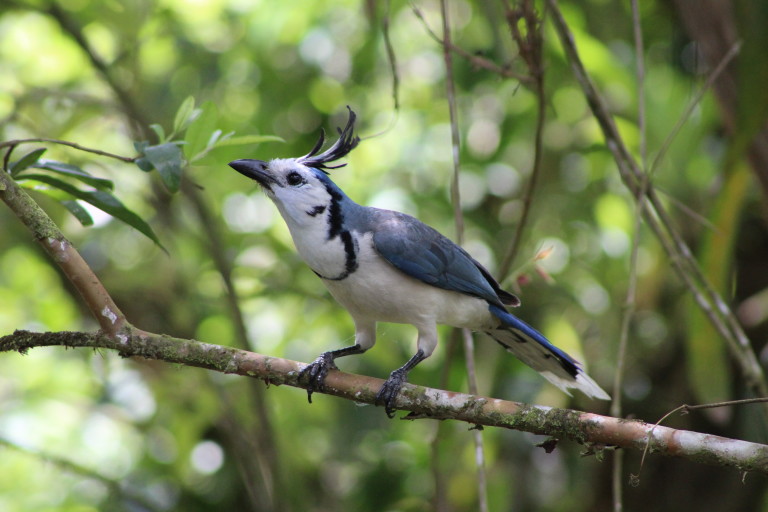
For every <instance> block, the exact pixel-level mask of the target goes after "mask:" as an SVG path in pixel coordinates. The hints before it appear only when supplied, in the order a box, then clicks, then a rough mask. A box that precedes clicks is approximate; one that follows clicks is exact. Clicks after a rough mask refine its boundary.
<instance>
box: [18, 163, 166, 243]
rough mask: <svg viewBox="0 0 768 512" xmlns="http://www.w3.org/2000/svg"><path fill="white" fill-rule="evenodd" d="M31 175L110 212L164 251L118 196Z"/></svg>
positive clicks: (44, 176) (51, 178)
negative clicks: (81, 188)
mask: <svg viewBox="0 0 768 512" xmlns="http://www.w3.org/2000/svg"><path fill="white" fill-rule="evenodd" d="M32 176H33V177H32ZM32 176H30V175H28V176H27V179H34V180H36V181H39V182H41V183H45V184H46V185H49V186H51V187H54V188H57V189H59V190H62V191H64V192H66V193H68V194H69V195H71V196H72V197H75V198H77V199H81V200H83V201H85V202H87V203H89V204H92V205H93V206H95V207H96V208H98V209H99V210H102V211H104V212H106V213H108V214H110V215H111V216H113V217H114V218H116V219H118V220H121V221H123V222H125V223H126V224H128V225H129V226H131V227H132V228H134V229H136V230H137V231H139V232H140V233H141V234H143V235H144V236H146V237H147V238H149V239H150V240H152V241H153V242H155V244H157V246H158V247H160V248H161V249H163V250H164V251H165V247H163V244H161V243H160V240H159V239H158V238H157V235H155V232H154V231H152V228H151V227H150V226H149V224H147V223H146V222H145V221H144V219H142V218H141V217H139V216H138V215H136V214H135V213H134V212H132V211H131V210H129V209H128V208H126V207H125V206H124V205H123V203H121V202H120V200H119V199H118V198H116V197H115V196H113V195H112V194H110V193H109V192H105V191H103V190H92V191H88V190H80V189H79V188H77V187H74V186H72V185H70V184H69V183H67V182H66V181H62V180H60V179H58V178H54V177H53V176H48V175H47V174H36V175H32Z"/></svg>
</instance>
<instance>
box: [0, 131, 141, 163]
mask: <svg viewBox="0 0 768 512" xmlns="http://www.w3.org/2000/svg"><path fill="white" fill-rule="evenodd" d="M39 142H47V143H49V144H58V145H60V146H68V147H70V148H74V149H77V150H80V151H85V152H87V153H93V154H94V155H99V156H106V157H108V158H114V159H115V160H120V161H121V162H126V163H129V164H132V163H133V162H135V161H136V158H137V157H135V156H122V155H116V154H114V153H109V152H107V151H102V150H100V149H94V148H87V147H85V146H81V145H80V144H77V143H75V142H69V141H66V140H59V139H47V138H44V137H35V138H31V139H14V140H6V141H3V142H0V149H3V148H13V147H16V146H18V145H20V144H32V143H39Z"/></svg>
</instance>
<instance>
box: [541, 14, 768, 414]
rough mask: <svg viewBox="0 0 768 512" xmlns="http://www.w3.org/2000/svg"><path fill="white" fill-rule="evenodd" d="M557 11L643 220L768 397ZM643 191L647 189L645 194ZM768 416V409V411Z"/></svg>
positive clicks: (575, 66)
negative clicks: (636, 199) (623, 137)
mask: <svg viewBox="0 0 768 512" xmlns="http://www.w3.org/2000/svg"><path fill="white" fill-rule="evenodd" d="M547 2H548V5H549V6H550V10H551V12H552V19H553V21H554V25H555V29H556V31H557V33H558V35H559V36H560V41H561V43H562V45H563V48H564V49H565V53H566V56H567V59H568V61H569V62H570V64H571V69H572V70H573V72H574V76H575V77H576V79H577V81H578V82H579V85H580V86H581V88H582V90H583V92H584V95H585V97H586V99H587V103H588V104H589V106H590V108H591V109H592V113H593V115H594V116H595V119H596V120H597V121H598V124H599V126H600V128H601V130H602V131H603V135H604V137H605V139H606V145H607V146H608V149H609V150H610V151H611V153H612V154H613V156H614V159H615V161H616V164H617V167H618V170H619V174H620V176H621V178H622V180H623V182H624V184H625V186H627V188H629V190H630V192H632V194H633V196H635V197H644V199H643V201H642V210H643V216H644V218H645V221H646V223H647V225H648V227H649V228H650V229H651V230H652V231H653V233H654V234H655V235H656V237H657V238H658V240H659V242H660V243H661V245H662V247H663V248H664V251H665V252H666V253H667V254H668V255H669V258H670V261H671V263H672V265H673V268H674V269H675V271H676V272H677V274H678V275H679V276H680V278H681V279H682V280H683V282H684V283H685V285H686V286H687V287H688V290H689V291H690V293H691V295H692V297H693V299H694V300H695V301H696V304H697V305H698V306H699V308H701V310H702V311H703V312H704V314H705V315H706V317H707V318H708V319H709V320H710V322H711V323H712V325H713V326H714V327H715V329H716V330H717V332H718V333H719V334H720V335H721V336H722V337H723V339H724V340H725V341H726V344H727V346H728V348H729V350H730V352H731V354H732V355H733V357H734V359H736V361H737V362H738V364H739V367H740V369H741V372H742V374H743V376H744V380H745V382H746V384H747V386H749V387H750V388H751V389H752V390H753V392H754V393H755V394H757V395H761V396H766V395H768V385H767V384H766V381H765V376H764V374H763V372H762V369H761V367H760V364H759V362H758V360H757V357H756V355H755V353H754V350H753V349H752V346H751V344H750V342H749V339H748V338H747V337H746V335H745V334H744V331H743V329H742V328H741V326H740V325H739V323H738V320H737V319H736V318H735V316H734V314H733V312H732V311H731V309H730V308H729V307H728V305H727V304H726V303H725V301H724V300H723V299H722V297H720V295H719V294H718V293H717V292H716V291H715V290H714V288H713V287H712V285H711V284H710V283H709V280H708V279H707V278H706V276H704V274H703V273H702V271H701V268H700V267H699V265H698V263H697V262H696V260H695V258H694V257H693V254H692V252H691V250H690V248H689V247H688V245H687V244H686V243H685V241H684V240H683V239H682V237H681V236H680V234H679V233H678V232H677V230H676V229H675V227H674V223H673V222H672V219H671V218H670V217H669V214H668V213H667V211H666V209H665V207H664V205H663V203H662V202H661V199H660V198H659V196H658V194H657V193H656V191H655V189H654V188H653V187H650V186H648V187H646V186H645V185H644V180H645V178H644V177H643V176H644V174H643V172H642V170H641V169H640V167H639V165H638V164H637V161H636V160H635V159H634V158H633V157H632V155H631V153H630V152H629V150H628V149H627V147H626V145H625V144H624V141H623V139H622V137H621V135H620V134H619V132H618V129H617V128H616V124H615V123H614V121H613V118H612V116H611V115H610V113H609V112H608V108H607V107H606V105H605V101H604V100H603V98H602V96H601V95H600V94H599V93H598V91H597V89H596V88H595V86H594V84H593V83H592V81H591V79H590V78H589V76H588V75H587V72H586V70H585V68H584V64H583V63H582V61H581V58H580V57H579V54H578V51H577V50H576V44H575V42H574V40H573V34H572V33H571V31H570V29H569V28H568V25H567V24H566V22H565V19H564V18H563V15H562V13H561V12H560V10H559V8H558V5H557V1H556V0H547ZM643 189H645V190H644V191H643ZM765 411H766V413H767V414H768V408H766V409H765Z"/></svg>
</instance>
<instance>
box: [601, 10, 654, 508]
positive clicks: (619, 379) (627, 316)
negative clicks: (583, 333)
mask: <svg viewBox="0 0 768 512" xmlns="http://www.w3.org/2000/svg"><path fill="white" fill-rule="evenodd" d="M630 4H631V7H632V26H633V28H634V36H635V37H634V39H635V63H636V67H635V74H636V78H637V97H638V100H637V124H638V129H639V130H640V161H641V162H642V165H643V169H644V170H645V165H646V164H645V160H646V126H645V87H644V83H645V65H644V61H645V59H644V51H643V48H644V47H643V31H642V27H641V25H640V11H639V9H638V4H637V0H630ZM645 176H647V174H645ZM647 182H648V180H647V178H646V180H645V183H647ZM644 196H645V186H643V187H640V188H639V195H638V197H636V198H635V215H634V218H635V225H634V233H633V237H632V252H631V253H630V256H629V281H628V283H627V294H626V297H625V299H624V312H623V313H624V314H623V316H622V319H621V331H620V335H619V348H618V351H617V354H616V371H615V372H614V380H613V401H612V402H611V409H610V410H611V415H612V416H614V417H621V416H622V388H623V387H624V372H625V370H626V362H627V345H628V344H629V328H630V326H631V325H632V319H633V317H634V314H635V307H636V303H635V300H636V294H637V256H638V252H639V250H640V233H641V227H642V217H643V212H642V204H643V197H644ZM611 487H612V490H613V510H614V512H622V510H624V498H623V496H624V452H623V451H621V450H616V451H615V452H614V454H613V474H612V482H611Z"/></svg>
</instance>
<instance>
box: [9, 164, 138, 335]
mask: <svg viewBox="0 0 768 512" xmlns="http://www.w3.org/2000/svg"><path fill="white" fill-rule="evenodd" d="M0 200H1V201H3V202H4V203H5V204H6V205H7V206H8V207H9V208H10V209H11V210H12V211H13V213H15V214H16V216H17V217H18V218H19V220H21V222H22V223H23V224H24V225H25V226H27V228H28V229H29V230H30V231H31V232H32V234H33V235H34V237H35V239H36V240H37V241H38V242H39V243H40V245H41V246H42V247H43V249H44V250H45V252H47V253H48V255H49V256H50V257H51V258H52V259H53V261H55V262H56V264H57V265H58V266H59V268H60V269H61V271H62V272H64V274H65V275H66V276H67V278H68V279H69V280H70V282H71V283H72V285H73V286H74V287H75V288H76V289H77V291H78V292H80V295H81V296H82V297H83V301H84V302H85V304H86V306H87V307H88V309H89V310H90V312H91V314H92V315H93V317H94V318H95V319H96V321H97V322H99V326H100V327H101V329H102V330H103V331H104V332H105V333H107V334H109V335H111V336H116V335H117V334H118V332H119V331H120V330H121V329H122V328H123V326H125V325H126V324H127V321H126V319H125V316H124V315H123V313H122V312H121V311H120V309H119V308H118V307H117V305H116V304H115V302H114V301H113V300H112V297H111V296H110V295H109V292H107V290H106V288H104V285H103V284H102V283H101V281H100V280H99V278H98V277H97V276H96V274H95V273H94V272H93V270H91V267H89V266H88V264H87V263H86V262H85V260H84V259H83V257H82V256H81V255H80V253H79V252H77V250H76V249H75V248H74V247H73V246H72V244H71V243H70V242H69V240H67V239H66V237H65V236H64V234H63V233H62V232H61V231H60V230H59V228H58V227H57V226H56V224H54V222H53V221H52V220H51V218H50V217H48V215H47V214H46V213H45V212H44V211H43V210H42V208H40V206H38V204H37V203H36V202H35V201H34V200H33V199H32V198H31V197H29V194H27V193H26V192H25V191H24V190H23V189H22V188H21V187H19V186H18V185H17V184H16V182H15V181H14V180H13V178H11V177H10V175H9V174H8V173H7V172H5V171H4V170H2V169H0Z"/></svg>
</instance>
